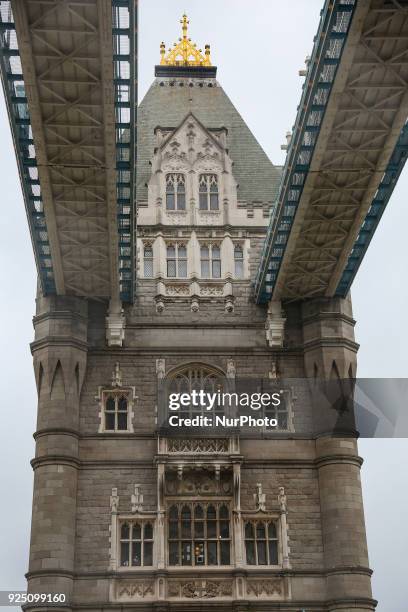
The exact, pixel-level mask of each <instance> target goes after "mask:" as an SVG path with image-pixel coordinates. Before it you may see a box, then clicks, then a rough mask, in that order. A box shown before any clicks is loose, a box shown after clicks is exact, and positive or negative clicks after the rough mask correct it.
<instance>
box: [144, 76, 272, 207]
mask: <svg viewBox="0 0 408 612" xmlns="http://www.w3.org/2000/svg"><path fill="white" fill-rule="evenodd" d="M170 81H174V85H173V86H170ZM181 82H182V83H183V84H184V86H180V83H181ZM160 83H164V85H160ZM189 83H190V79H188V78H184V79H183V78H177V79H168V78H167V79H166V78H160V77H159V78H157V79H156V80H155V81H154V82H153V84H152V85H151V87H150V89H149V91H148V92H147V94H146V96H145V97H144V99H143V101H142V102H141V104H140V106H139V108H138V130H137V131H138V163H137V200H138V201H144V200H147V187H146V184H147V182H148V181H149V179H150V175H151V167H150V164H149V161H150V160H151V159H152V157H153V151H154V147H155V136H154V129H155V128H156V127H157V126H160V127H162V128H176V127H178V126H179V124H180V123H181V122H182V121H183V119H184V118H185V117H186V115H187V114H188V113H189V112H192V113H193V114H194V115H195V116H196V117H197V119H199V120H200V121H201V123H202V124H203V125H204V126H205V127H206V128H207V129H211V128H212V129H219V128H222V127H225V128H227V130H228V136H227V143H228V148H229V154H230V157H231V159H232V160H233V162H234V167H233V172H234V176H235V179H236V180H237V181H238V183H239V189H238V200H239V201H246V202H248V203H250V202H254V201H258V202H273V201H274V200H275V197H276V193H277V189H278V186H279V180H280V174H281V168H280V167H279V166H274V165H273V164H272V163H271V161H270V160H269V158H268V157H267V155H266V153H265V152H264V150H263V149H262V147H261V146H260V144H259V143H258V142H257V140H256V139H255V137H254V135H253V134H252V132H251V131H250V130H249V128H248V126H247V125H246V124H245V122H244V120H243V119H242V117H241V115H240V114H239V113H238V111H237V109H236V108H235V107H234V105H233V104H232V102H231V100H230V99H229V98H228V96H227V95H226V93H225V92H224V90H223V89H222V87H221V86H220V85H219V84H218V82H217V81H216V80H215V79H206V80H205V81H203V82H202V85H203V86H202V87H200V85H199V84H198V80H197V79H194V81H193V86H192V87H191V86H190V84H189ZM209 83H211V84H212V85H213V86H212V87H209V86H208V84H209ZM190 100H191V101H190Z"/></svg>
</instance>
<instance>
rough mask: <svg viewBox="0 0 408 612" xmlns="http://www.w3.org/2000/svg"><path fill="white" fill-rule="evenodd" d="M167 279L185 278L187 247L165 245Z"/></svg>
mask: <svg viewBox="0 0 408 612" xmlns="http://www.w3.org/2000/svg"><path fill="white" fill-rule="evenodd" d="M166 257H167V277H168V278H186V277H187V247H186V245H185V244H169V245H167V253H166Z"/></svg>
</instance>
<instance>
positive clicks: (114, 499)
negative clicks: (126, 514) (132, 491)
mask: <svg viewBox="0 0 408 612" xmlns="http://www.w3.org/2000/svg"><path fill="white" fill-rule="evenodd" d="M110 509H111V513H112V514H117V512H118V509H119V496H118V490H117V488H116V487H113V488H112V495H111V496H110Z"/></svg>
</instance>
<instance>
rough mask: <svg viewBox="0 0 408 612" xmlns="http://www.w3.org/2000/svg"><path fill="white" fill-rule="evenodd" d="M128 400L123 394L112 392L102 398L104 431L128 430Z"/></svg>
mask: <svg viewBox="0 0 408 612" xmlns="http://www.w3.org/2000/svg"><path fill="white" fill-rule="evenodd" d="M128 416H129V415H128V398H127V396H126V395H125V394H123V393H116V392H112V393H109V394H106V395H105V397H104V430H105V431H127V430H128V420H129V418H128Z"/></svg>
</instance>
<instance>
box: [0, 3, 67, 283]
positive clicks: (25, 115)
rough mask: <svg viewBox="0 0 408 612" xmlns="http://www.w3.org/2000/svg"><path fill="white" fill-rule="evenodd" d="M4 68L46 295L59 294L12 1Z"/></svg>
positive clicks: (2, 50)
mask: <svg viewBox="0 0 408 612" xmlns="http://www.w3.org/2000/svg"><path fill="white" fill-rule="evenodd" d="M0 68H1V77H2V84H3V90H4V97H5V99H6V104H7V111H8V116H9V121H10V125H11V129H12V136H13V141H14V148H15V151H16V157H17V162H18V170H19V174H20V181H21V186H22V190H23V196H24V202H25V208H26V212H27V218H28V224H29V228H30V234H31V241H32V244H33V248H34V253H35V261H36V264H37V270H38V275H39V278H40V283H41V288H42V291H43V293H44V294H45V295H46V294H50V293H55V291H56V288H55V279H54V271H53V265H52V257H51V251H50V243H49V238H48V231H47V224H46V220H45V215H44V206H43V201H42V197H41V186H40V181H39V178H38V167H37V158H36V154H35V147H34V141H33V134H32V129H31V121H30V113H29V108H28V103H27V98H26V95H25V89H24V81H23V74H22V68H21V60H20V53H19V49H18V43H17V36H16V32H15V26H14V19H13V13H12V10H11V2H4V1H2V2H1V3H0Z"/></svg>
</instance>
